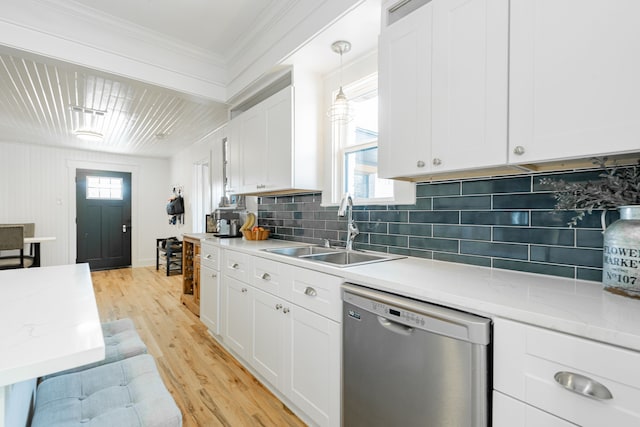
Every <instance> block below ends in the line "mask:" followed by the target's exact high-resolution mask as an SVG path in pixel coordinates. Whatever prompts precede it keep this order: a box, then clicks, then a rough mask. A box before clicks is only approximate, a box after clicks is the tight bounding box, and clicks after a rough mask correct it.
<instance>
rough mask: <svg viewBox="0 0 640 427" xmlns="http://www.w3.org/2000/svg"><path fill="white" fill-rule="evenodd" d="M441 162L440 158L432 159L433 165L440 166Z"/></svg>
mask: <svg viewBox="0 0 640 427" xmlns="http://www.w3.org/2000/svg"><path fill="white" fill-rule="evenodd" d="M441 164H442V160H440V159H438V158H437V157H436V158H435V159H433V166H440V165H441Z"/></svg>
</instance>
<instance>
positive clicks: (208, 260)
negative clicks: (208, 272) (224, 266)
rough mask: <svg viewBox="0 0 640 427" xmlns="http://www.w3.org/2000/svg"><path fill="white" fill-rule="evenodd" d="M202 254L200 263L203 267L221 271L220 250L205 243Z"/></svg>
mask: <svg viewBox="0 0 640 427" xmlns="http://www.w3.org/2000/svg"><path fill="white" fill-rule="evenodd" d="M200 252H201V253H200V263H201V264H202V266H203V267H208V268H211V269H213V270H218V271H219V270H220V248H218V247H217V246H215V245H211V244H207V243H203V244H202V247H201V249H200Z"/></svg>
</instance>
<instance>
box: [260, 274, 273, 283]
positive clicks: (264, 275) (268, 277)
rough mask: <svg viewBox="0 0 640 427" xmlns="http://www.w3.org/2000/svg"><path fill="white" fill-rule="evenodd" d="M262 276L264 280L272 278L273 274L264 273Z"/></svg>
mask: <svg viewBox="0 0 640 427" xmlns="http://www.w3.org/2000/svg"><path fill="white" fill-rule="evenodd" d="M260 278H261V279H262V280H267V281H269V280H271V276H270V275H269V273H263V274H262V276H260Z"/></svg>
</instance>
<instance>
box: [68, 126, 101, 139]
mask: <svg viewBox="0 0 640 427" xmlns="http://www.w3.org/2000/svg"><path fill="white" fill-rule="evenodd" d="M73 133H74V134H75V135H76V136H77V137H78V138H80V139H82V140H83V141H90V142H101V141H102V140H103V139H104V135H103V134H101V133H100V132H96V131H93V130H88V129H77V130H75V131H73Z"/></svg>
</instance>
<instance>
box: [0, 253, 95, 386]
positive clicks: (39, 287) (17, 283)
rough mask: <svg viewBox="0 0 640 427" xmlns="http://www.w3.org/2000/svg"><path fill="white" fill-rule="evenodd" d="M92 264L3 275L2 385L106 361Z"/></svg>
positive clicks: (0, 286)
mask: <svg viewBox="0 0 640 427" xmlns="http://www.w3.org/2000/svg"><path fill="white" fill-rule="evenodd" d="M104 351H105V349H104V338H103V336H102V327H101V324H100V317H99V314H98V307H97V305H96V299H95V295H94V293H93V284H92V282H91V274H90V272H89V265H88V264H72V265H61V266H55V267H40V268H27V269H16V270H4V271H0V387H1V386H5V385H8V384H13V383H17V382H20V381H23V380H28V379H31V378H36V377H40V376H43V375H47V374H51V373H53V372H58V371H61V370H65V369H69V368H73V367H76V366H81V365H84V364H87V363H92V362H96V361H98V360H101V359H104V357H105V353H104Z"/></svg>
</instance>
